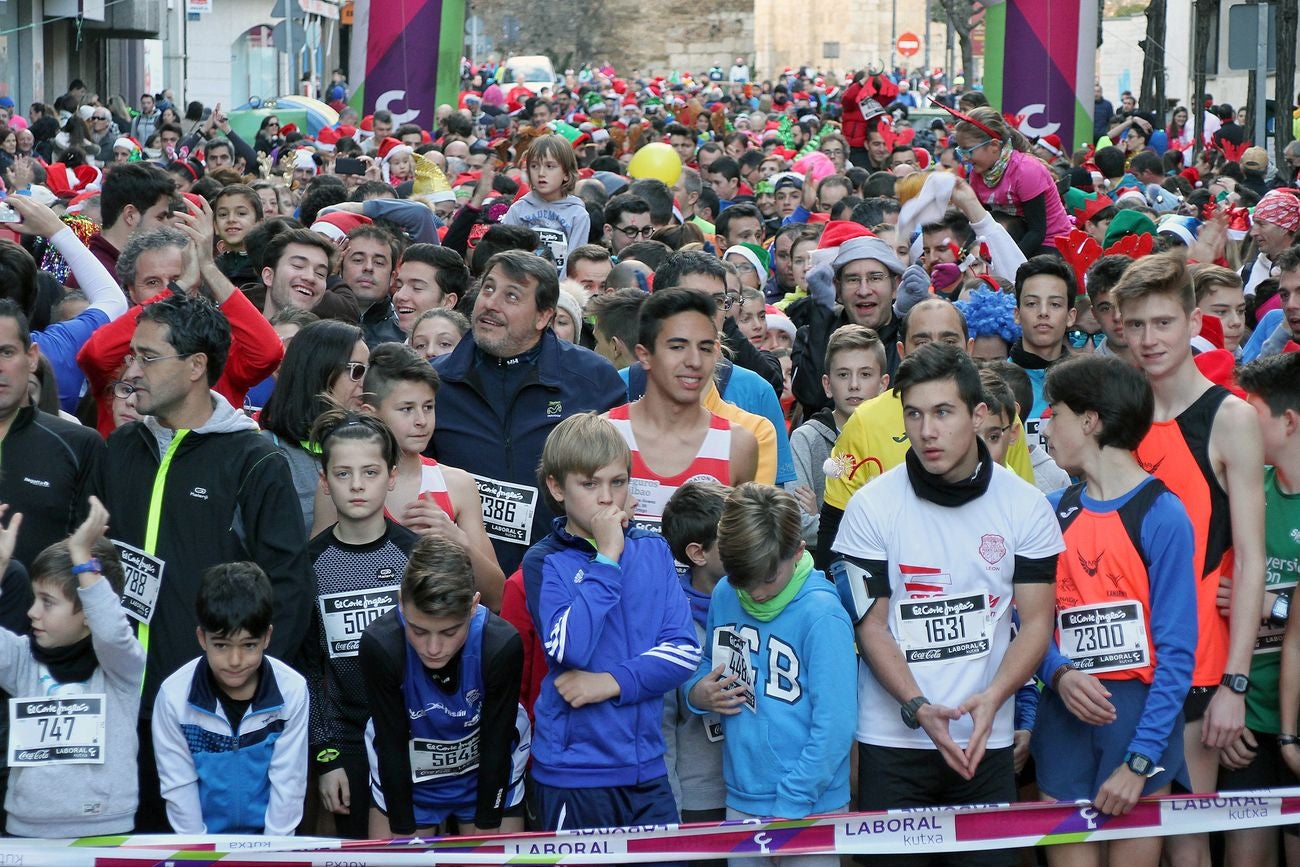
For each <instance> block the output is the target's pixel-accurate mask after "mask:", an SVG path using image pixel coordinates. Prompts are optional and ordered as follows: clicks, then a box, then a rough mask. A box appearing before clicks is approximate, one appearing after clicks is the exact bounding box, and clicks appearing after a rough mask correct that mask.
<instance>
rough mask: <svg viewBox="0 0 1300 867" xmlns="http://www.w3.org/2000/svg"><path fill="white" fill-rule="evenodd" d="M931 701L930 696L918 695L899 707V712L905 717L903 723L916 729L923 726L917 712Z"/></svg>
mask: <svg viewBox="0 0 1300 867" xmlns="http://www.w3.org/2000/svg"><path fill="white" fill-rule="evenodd" d="M929 703H930V700H929V699H928V698H926V697H925V696H923V695H918V696H917V697H916V698H914V699H912V700H911V701H909V702H908V703H907V704H905V705H903V706H902V707H901V708H900V709H899V713H900V714H902V717H903V725H905V726H907V727H908V728H909V729H912V730H914V731H915V730H916V729H919V728H920V727H921V721H920V720H919V719H917V718H916V712H917V711H918V710H920V709H921V708H922V707H923V706H925V705H927V704H929Z"/></svg>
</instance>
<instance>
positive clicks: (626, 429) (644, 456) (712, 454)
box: [605, 289, 758, 531]
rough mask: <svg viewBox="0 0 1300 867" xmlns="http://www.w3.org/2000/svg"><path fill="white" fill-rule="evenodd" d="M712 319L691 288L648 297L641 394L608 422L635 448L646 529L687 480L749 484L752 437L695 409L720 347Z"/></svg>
mask: <svg viewBox="0 0 1300 867" xmlns="http://www.w3.org/2000/svg"><path fill="white" fill-rule="evenodd" d="M713 314H714V302H713V299H712V298H710V297H709V296H708V295H705V294H704V293H703V292H697V291H695V290H692V289H661V290H660V291H658V292H655V293H654V294H652V295H651V296H650V297H649V298H647V299H646V301H645V304H644V305H643V306H642V307H641V315H640V321H639V328H638V336H637V347H636V356H637V360H638V361H639V362H640V364H641V366H642V367H643V368H645V371H646V391H645V395H644V396H643V397H642V398H641V399H640V400H638V401H636V402H635V403H631V404H628V405H626V406H622V407H617V408H615V409H612V410H610V411H609V412H608V413H606V416H605V417H606V418H608V419H609V420H610V421H611V422H612V423H613V424H614V426H615V427H616V428H618V430H619V433H621V434H622V435H623V439H624V440H626V441H627V444H628V448H630V449H631V450H632V475H631V480H630V491H631V493H632V495H633V496H634V497H635V498H636V500H637V503H638V505H637V509H636V515H637V517H638V519H640V520H641V521H643V522H645V523H646V524H647V525H652V524H654V525H657V523H658V521H659V519H660V518H661V517H662V516H663V506H664V504H665V503H667V502H668V498H669V497H670V496H672V493H673V491H675V490H676V489H677V488H678V487H679V486H681V485H683V484H685V483H686V482H688V481H702V480H710V481H715V482H718V483H719V484H724V485H739V484H741V483H743V482H750V481H753V480H754V474H755V471H756V469H757V466H758V441H757V440H755V438H754V435H753V434H752V433H750V432H749V431H748V430H746V429H745V428H743V427H741V426H740V425H737V424H733V423H731V422H729V421H727V420H726V419H723V418H722V417H720V416H717V415H714V414H713V413H711V412H709V411H708V410H707V409H705V408H704V407H702V406H701V405H700V397H701V395H702V394H703V393H704V390H705V389H706V388H708V386H709V382H710V380H711V379H712V378H713V368H714V366H715V364H716V362H717V358H718V352H719V346H720V344H719V342H718V332H717V328H716V326H715V325H714V321H713ZM648 528H650V529H654V530H656V531H657V530H658V527H657V526H652V527H648Z"/></svg>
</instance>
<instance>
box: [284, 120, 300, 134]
mask: <svg viewBox="0 0 1300 867" xmlns="http://www.w3.org/2000/svg"><path fill="white" fill-rule="evenodd" d="M297 131H298V124H296V123H286V124H285V125H284V126H282V127H280V135H284V136H287V135H292V134H293V133H296V132H297Z"/></svg>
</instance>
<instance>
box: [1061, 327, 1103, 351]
mask: <svg viewBox="0 0 1300 867" xmlns="http://www.w3.org/2000/svg"><path fill="white" fill-rule="evenodd" d="M1065 337H1066V339H1067V340H1069V341H1070V346H1071V347H1073V348H1075V349H1083V347H1085V346H1087V345H1088V343H1089V342H1091V343H1092V345H1093V348H1094V349H1095V348H1096V347H1098V346H1101V342H1102V341H1103V340H1105V339H1106V332H1104V331H1097V332H1091V331H1084V330H1083V329H1082V328H1071V329H1070V330H1069V331H1067V332H1066V333H1065Z"/></svg>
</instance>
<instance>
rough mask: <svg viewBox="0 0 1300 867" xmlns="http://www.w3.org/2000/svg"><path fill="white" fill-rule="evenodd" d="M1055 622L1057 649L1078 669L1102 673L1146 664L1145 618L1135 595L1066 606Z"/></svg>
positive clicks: (1148, 650)
mask: <svg viewBox="0 0 1300 867" xmlns="http://www.w3.org/2000/svg"><path fill="white" fill-rule="evenodd" d="M1056 622H1057V629H1058V630H1059V632H1058V636H1059V638H1058V640H1059V641H1060V644H1061V650H1062V652H1064V653H1065V655H1066V656H1068V657H1070V661H1071V662H1073V663H1074V665H1075V667H1076V668H1078V669H1079V670H1080V671H1086V672H1087V673H1089V674H1102V673H1104V672H1108V671H1128V670H1129V669H1133V668H1145V667H1146V666H1147V665H1149V664H1150V660H1151V653H1150V649H1149V648H1148V647H1147V627H1146V618H1145V617H1144V616H1143V611H1142V603H1141V602H1138V601H1137V600H1135V599H1129V600H1126V601H1124V602H1109V603H1106V604H1103V605H1081V606H1078V607H1077V608H1068V609H1066V610H1065V611H1062V612H1060V614H1058V615H1057V619H1056Z"/></svg>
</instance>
